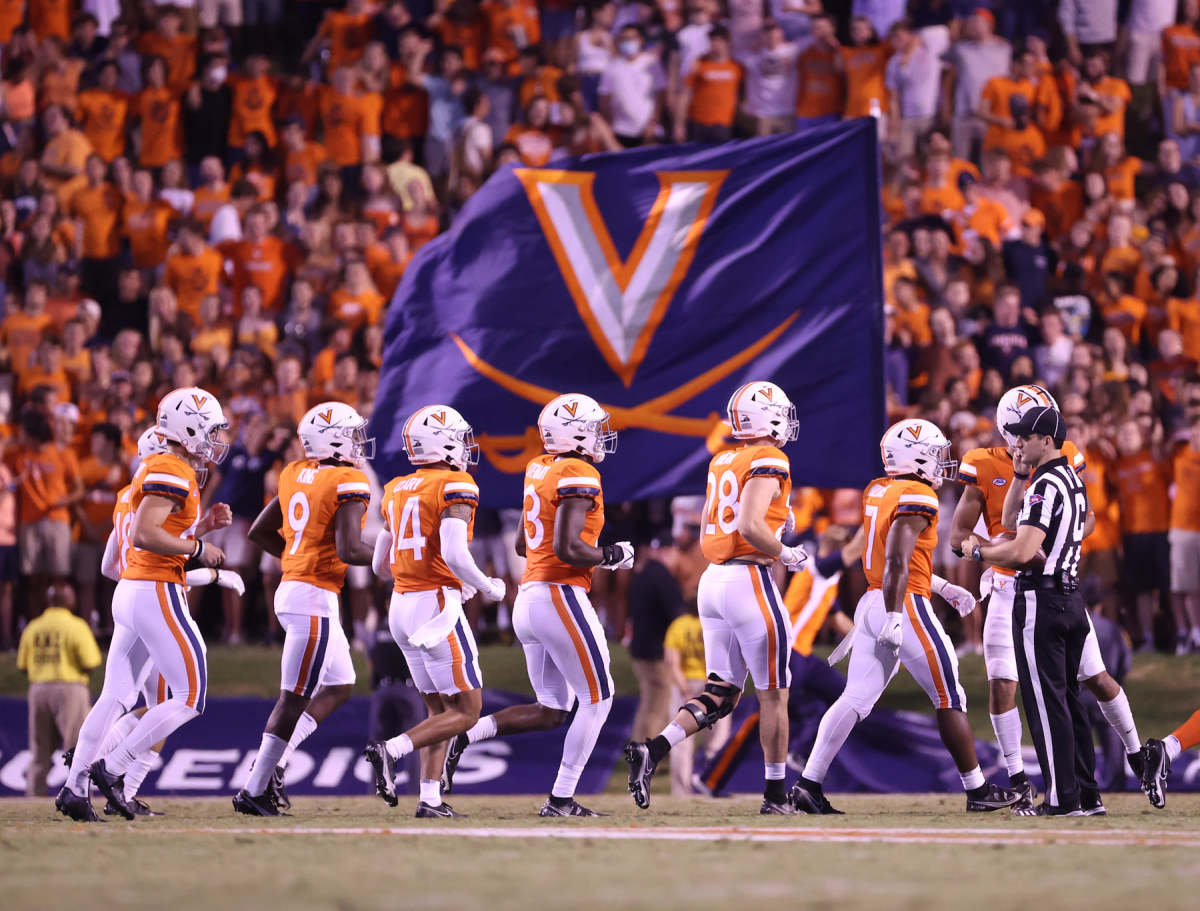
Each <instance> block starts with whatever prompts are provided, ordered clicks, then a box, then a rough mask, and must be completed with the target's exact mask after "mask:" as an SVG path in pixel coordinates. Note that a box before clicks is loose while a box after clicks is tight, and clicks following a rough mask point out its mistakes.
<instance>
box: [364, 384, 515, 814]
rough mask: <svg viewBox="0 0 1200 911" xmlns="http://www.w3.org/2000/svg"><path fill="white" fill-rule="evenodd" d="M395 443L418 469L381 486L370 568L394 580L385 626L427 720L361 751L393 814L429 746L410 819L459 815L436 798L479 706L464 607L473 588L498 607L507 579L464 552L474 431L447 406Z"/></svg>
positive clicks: (418, 417)
mask: <svg viewBox="0 0 1200 911" xmlns="http://www.w3.org/2000/svg"><path fill="white" fill-rule="evenodd" d="M401 443H402V445H403V447H404V451H405V452H406V453H407V454H408V460H409V461H410V462H412V463H413V465H415V466H417V470H416V471H415V472H414V473H413V474H409V475H405V476H403V477H399V478H396V479H395V480H393V481H392V482H391V483H389V484H388V485H387V487H385V488H384V491H383V503H382V504H381V507H380V509H381V512H382V513H383V520H384V524H385V525H386V529H385V530H384V531H383V532H381V533H380V535H379V538H378V539H377V540H376V542H375V556H374V559H373V560H372V561H371V565H372V567H373V568H374V570H375V574H376V575H377V576H379V577H380V578H384V579H386V578H387V577H388V575H389V574H390V575H391V577H392V579H393V580H394V586H393V592H394V593H393V594H392V605H391V610H390V611H389V612H388V626H389V627H390V628H391V631H392V638H394V639H395V640H396V644H397V645H399V646H400V649H401V650H402V651H403V652H404V658H405V660H406V661H407V662H408V667H409V670H410V671H411V672H412V677H413V681H414V682H415V683H416V685H417V689H419V690H420V691H421V695H422V697H423V698H424V700H425V705H426V706H427V707H428V709H429V717H428V718H426V719H425V720H424V721H422V722H421V723H420V724H418V725H416V726H415V727H413V728H410V729H409V730H407V731H405V732H404V733H402V734H400V735H398V736H396V737H393V738H392V739H390V740H388V741H386V742H383V741H375V742H372V743H369V744H367V748H366V750H364V751H363V756H365V757H366V759H367V760H368V761H369V762H370V763H371V765H372V767H373V768H374V770H375V788H376V790H377V791H378V793H379V796H380V797H382V798H383V799H384V800H385V801H387V803H388V804H390V805H391V806H393V807H394V806H395V805H396V803H397V798H396V770H395V764H396V763H397V762H399V761H400V759H402V758H403V757H404V756H407V755H408V754H409V753H411V752H412V751H413V750H419V749H421V748H422V747H432V748H433V749H429V750H426V752H425V753H424V754H422V756H421V798H420V802H419V803H418V804H417V818H418V819H426V818H435V817H451V816H461V815H462V814H461V813H455V812H454V810H452V809H451V808H450V805H449V804H447V803H444V802H443V801H442V793H441V781H440V778H441V774H442V764H443V761H444V759H445V750H446V744H447V742H448V741H449V740H450V738H452V737H456V736H458V735H459V734H465V733H466V732H467V731H468V730H470V729H471V727H472V726H473V725H474V724H475V723H476V722H477V721H478V720H479V712H480V710H481V709H482V708H483V690H482V689H481V687H482V676H481V674H480V671H479V649H478V647H477V646H476V645H475V637H474V635H472V633H471V627H470V624H468V623H467V621H466V618H465V616H464V615H463V611H462V602H463V600H465V599H469V598H470V597H471V596H472V595H473V594H474V593H475V592H476V591H480V592H483V593H484V594H485V595H487V596H488V597H489V598H490V599H492V600H493V601H499V600H501V599H502V598H503V597H504V581H503V580H502V579H492V578H489V577H488V576H485V575H484V574H483V573H482V572H481V571H480V570H479V567H478V566H476V565H475V560H474V558H473V557H472V556H471V551H470V550H469V549H468V546H467V543H468V541H470V538H471V531H472V527H473V526H474V523H475V507H476V506H477V505H478V504H479V487H478V486H477V485H476V484H475V481H474V479H473V478H472V477H471V476H470V475H469V474H468V473H467V469H468V468H470V467H471V466H472V465H475V464H477V463H478V462H479V447H478V446H477V445H475V438H474V436H473V435H472V433H471V425H470V424H468V423H467V422H466V421H465V420H463V417H462V415H460V414H459V413H458V412H457V411H455V410H454V409H453V408H449V407H447V406H446V405H427V406H426V407H424V408H421V409H419V410H417V411H416V412H415V413H414V414H413V415H412V417H410V418H409V419H408V420H407V421H406V422H405V424H404V433H403V436H402V438H401Z"/></svg>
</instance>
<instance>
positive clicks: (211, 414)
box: [155, 386, 229, 467]
mask: <svg viewBox="0 0 1200 911" xmlns="http://www.w3.org/2000/svg"><path fill="white" fill-rule="evenodd" d="M228 427H229V422H228V421H226V420H225V412H223V411H222V410H221V403H220V402H218V401H217V397H216V396H215V395H213V394H212V393H211V392H206V391H205V390H203V389H200V388H198V387H196V386H185V387H184V388H182V389H175V390H173V391H172V392H168V393H167V394H166V395H165V396H163V399H162V401H161V402H159V403H158V423H157V424H156V426H155V430H156V431H157V433H158V435H159V436H160V437H164V438H165V439H167V440H170V441H171V442H173V443H178V444H179V445H180V446H182V447H183V449H184V451H185V452H186V453H187V454H188V455H189V456H191V457H192V459H193V460H195V461H198V462H200V463H204V462H214V463H216V464H217V465H220V464H221V462H223V461H224V460H225V456H227V455H229V444H228V443H226V442H224V441H223V440H221V439H220V438H219V437H218V436H217V434H218V433H219V432H220V431H222V430H225V429H226V428H228ZM197 467H199V466H197Z"/></svg>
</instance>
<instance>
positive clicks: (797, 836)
mask: <svg viewBox="0 0 1200 911" xmlns="http://www.w3.org/2000/svg"><path fill="white" fill-rule="evenodd" d="M1035 826H1036V824H1035ZM89 831H91V830H89ZM114 831H121V830H114ZM125 831H130V832H142V833H145V834H148V835H155V836H158V835H234V836H241V835H293V836H295V835H317V836H331V835H334V836H337V835H340V836H364V835H375V836H378V835H384V836H397V837H408V836H413V837H421V836H433V837H437V836H443V837H450V838H514V839H538V838H559V839H577V840H587V839H594V840H600V841H744V842H800V843H805V842H839V843H852V844H871V843H885V844H965V845H1045V844H1056V843H1064V844H1079V845H1097V846H1104V845H1107V846H1112V847H1174V848H1194V847H1200V832H1178V833H1147V832H1139V831H1136V830H1133V829H1103V830H1097V831H1087V830H1083V829H1041V830H1039V829H1038V828H1035V827H1034V826H1031V827H1030V828H1028V829H983V828H980V829H934V828H909V829H897V828H832V827H831V828H828V829H818V828H766V827H758V828H755V827H749V826H733V827H728V828H721V827H696V828H689V827H646V828H637V827H630V828H613V827H611V826H610V827H595V828H593V827H591V826H588V825H582V826H574V825H573V826H570V827H565V826H554V827H549V826H547V827H545V828H517V827H512V826H509V827H503V826H486V827H484V826H471V827H459V826H457V825H452V826H445V827H434V826H429V827H425V826H379V827H374V826H369V827H361V826H354V827H339V826H292V827H287V828H283V827H280V828H268V827H262V826H258V827H244V828H233V829H227V828H216V827H195V828H161V827H159V826H156V825H151V826H134V827H131V828H129V829H127V830H125Z"/></svg>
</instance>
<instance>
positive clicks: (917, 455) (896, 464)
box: [879, 420, 958, 488]
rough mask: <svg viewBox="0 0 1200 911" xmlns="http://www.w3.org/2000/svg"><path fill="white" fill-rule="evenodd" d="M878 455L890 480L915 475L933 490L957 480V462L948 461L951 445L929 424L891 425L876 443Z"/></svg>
mask: <svg viewBox="0 0 1200 911" xmlns="http://www.w3.org/2000/svg"><path fill="white" fill-rule="evenodd" d="M879 451H880V453H881V454H882V456H883V468H884V471H886V472H887V473H888V475H889V476H890V477H897V476H899V475H906V474H915V475H916V476H917V477H919V478H923V479H924V480H926V481H928V482H929V483H930V484H932V485H933V486H934V487H935V488H936V487H940V486H941V484H942V481H953V480H954V478H955V477H957V476H958V462H956V461H955V460H954V459H951V458H950V441H949V440H948V439H946V435H945V434H944V433H942V432H941V431H940V430H939V429H938V428H937V425H935V424H932V423H930V422H929V421H923V420H913V421H901V422H900V423H899V424H893V425H892V426H891V427H889V428H888V431H887V433H885V434H884V435H883V439H882V440H880V441H879Z"/></svg>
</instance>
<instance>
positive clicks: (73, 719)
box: [17, 585, 100, 797]
mask: <svg viewBox="0 0 1200 911" xmlns="http://www.w3.org/2000/svg"><path fill="white" fill-rule="evenodd" d="M46 604H47V607H46V609H45V610H44V611H42V613H41V615H40V616H38V617H37V618H35V619H34V620H31V621H30V623H29V625H28V626H26V627H25V631H24V632H23V633H22V634H21V642H20V645H18V646H17V667H18V669H20V670H22V671H24V672H25V673H26V674H27V675H28V677H29V749H30V751H31V752H32V753H33V756H32V758H31V759H30V761H29V769H28V771H27V773H26V778H25V794H26V796H28V797H42V796H45V794H46V774H47V773H48V772H49V771H50V758H51V755H52V754H53V752H54V750H55V748H56V747H58V746H61V747H62V748H63V749H72V748H73V747H74V746H75V740H76V738H78V736H79V727H80V725H82V724H83V719H84V718H86V717H87V713H88V709H89V708H90V707H91V697H90V696H89V694H88V679H89V676H88V675H89V674H90V673H91V671H92V670H94V669H95V668H98V667H99V666H100V646H98V645H97V644H96V637H95V636H93V635H92V631H91V629H90V628H89V627H88V625H87V623H85V622H84V621H83V620H82V619H80V618H79V617H76V616H75V613H74V610H75V592H74V590H73V589H72V588H71V587H70V586H69V585H51V586H50V587H49V589H47V591H46Z"/></svg>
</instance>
